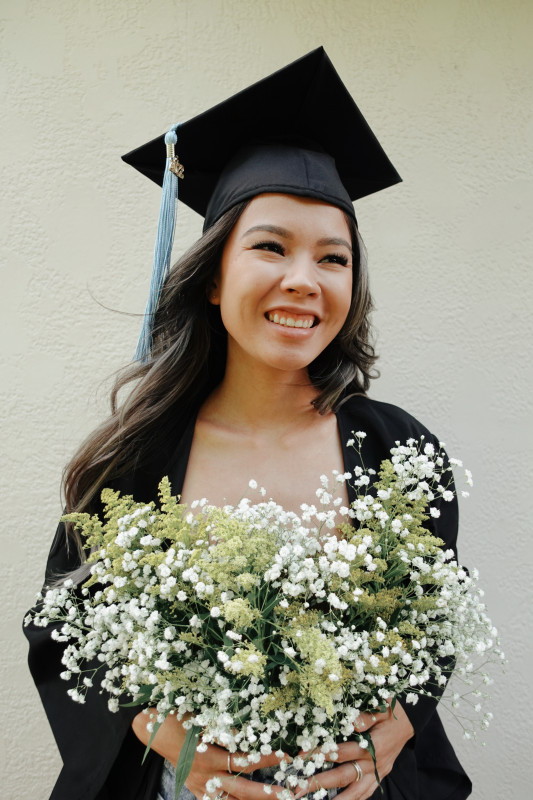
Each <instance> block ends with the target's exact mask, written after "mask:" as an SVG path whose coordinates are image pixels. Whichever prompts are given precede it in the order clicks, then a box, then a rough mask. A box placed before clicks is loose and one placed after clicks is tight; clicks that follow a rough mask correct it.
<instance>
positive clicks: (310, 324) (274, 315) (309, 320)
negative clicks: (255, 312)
mask: <svg viewBox="0 0 533 800" xmlns="http://www.w3.org/2000/svg"><path fill="white" fill-rule="evenodd" d="M265 316H266V318H267V319H268V320H269V322H273V323H274V324H275V325H283V326H284V327H285V328H314V327H315V326H316V325H318V319H317V317H315V316H313V315H311V314H289V313H288V312H281V311H270V312H269V313H268V314H265Z"/></svg>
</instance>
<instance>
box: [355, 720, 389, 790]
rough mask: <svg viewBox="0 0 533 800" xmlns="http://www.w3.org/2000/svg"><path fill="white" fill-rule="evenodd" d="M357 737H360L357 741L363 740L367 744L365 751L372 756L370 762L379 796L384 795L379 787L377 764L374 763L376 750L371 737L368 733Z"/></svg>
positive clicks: (380, 786)
mask: <svg viewBox="0 0 533 800" xmlns="http://www.w3.org/2000/svg"><path fill="white" fill-rule="evenodd" d="M358 737H360V739H359V740H361V739H364V740H365V742H366V743H367V750H368V752H369V753H370V755H371V756H372V762H373V764H374V775H375V776H376V781H377V784H378V786H379V788H380V789H381V794H384V792H383V786H382V785H381V780H380V778H379V774H378V766H377V763H376V749H375V747H374V742H373V741H372V736H371V735H370V733H359V734H358Z"/></svg>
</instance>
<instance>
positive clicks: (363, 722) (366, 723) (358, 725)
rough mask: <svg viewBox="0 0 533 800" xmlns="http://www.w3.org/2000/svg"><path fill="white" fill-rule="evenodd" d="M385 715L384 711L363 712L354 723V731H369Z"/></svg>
mask: <svg viewBox="0 0 533 800" xmlns="http://www.w3.org/2000/svg"><path fill="white" fill-rule="evenodd" d="M385 714H386V712H384V711H376V712H374V713H372V712H370V711H363V712H362V713H361V714H359V716H358V717H357V719H356V720H355V722H354V725H353V726H354V730H355V731H358V732H360V731H368V730H370V728H372V727H373V726H374V725H375V724H376V722H378V720H379V719H380V718H383V716H384V715H385Z"/></svg>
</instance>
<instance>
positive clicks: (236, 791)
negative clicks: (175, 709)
mask: <svg viewBox="0 0 533 800" xmlns="http://www.w3.org/2000/svg"><path fill="white" fill-rule="evenodd" d="M149 721H150V717H148V716H147V715H146V714H143V713H141V714H137V716H136V717H135V718H134V720H133V722H132V728H133V732H134V733H135V735H136V736H137V738H138V739H140V741H141V742H142V743H143V744H148V742H149V740H150V735H151V734H150V731H148V730H147V729H146V725H147V723H148V722H149ZM185 736H186V731H185V730H184V728H183V725H182V724H181V722H179V721H178V720H177V719H176V716H175V715H170V716H168V717H167V718H166V719H165V721H164V722H163V723H162V725H161V726H160V727H159V729H158V731H157V733H156V735H155V736H154V740H153V742H152V745H151V747H152V750H155V751H156V753H159V755H160V756H163V758H166V759H168V760H169V761H171V762H172V764H174V766H176V764H177V761H178V758H179V754H180V751H181V748H182V747H183V743H184V742H185ZM228 756H229V761H228ZM243 758H244V759H245V758H246V756H244V755H243V754H242V753H231V754H230V753H229V752H228V751H227V750H225V749H224V748H223V747H218V746H217V745H214V744H208V745H207V749H206V750H205V751H204V752H203V753H198V752H196V755H195V757H194V761H193V763H192V767H191V771H190V772H189V776H188V778H187V780H186V781H185V785H186V786H187V788H188V789H189V790H190V791H191V792H192V793H193V795H194V796H195V797H196V798H198V800H201V799H202V798H203V796H204V795H205V794H206V793H207V788H206V785H207V782H208V781H209V780H211V779H212V778H218V779H219V780H220V786H218V787H217V789H216V791H215V792H214V794H212V797H213V798H214V797H223V798H224V800H265V797H266V794H265V791H264V786H265V784H264V783H259V781H250V780H248V779H247V778H243V777H242V775H246V774H248V773H250V772H253V771H254V770H256V769H262V768H263V767H272V766H275V765H276V764H279V763H280V759H279V758H278V757H277V756H276V755H274V753H272V754H271V755H269V756H262V758H261V759H260V761H257V762H255V763H254V764H250V765H248V766H245V767H241V766H240V765H239V759H243ZM228 767H230V768H231V772H230V771H228ZM235 773H238V774H235ZM271 789H272V793H273V794H275V795H277V794H279V793H280V792H281V791H283V787H282V786H276V785H272V786H271Z"/></svg>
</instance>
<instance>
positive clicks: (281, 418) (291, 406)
mask: <svg viewBox="0 0 533 800" xmlns="http://www.w3.org/2000/svg"><path fill="white" fill-rule="evenodd" d="M317 394H318V391H317V389H316V387H315V386H313V384H312V383H311V381H310V379H309V376H308V374H307V370H299V371H297V372H290V371H289V372H287V371H281V370H276V369H269V368H268V367H266V368H265V367H264V365H258V364H256V363H255V364H251V365H250V364H248V365H244V364H242V362H240V363H233V364H232V363H231V360H230V359H228V363H227V365H226V373H225V375H224V379H223V381H222V383H221V384H220V385H219V386H218V387H217V388H216V389H215V391H214V392H213V393H212V394H211V396H210V397H209V398H208V400H207V401H206V403H205V405H204V408H203V413H204V414H205V415H206V416H211V415H216V417H217V419H218V420H219V421H224V422H226V423H228V424H230V425H232V426H233V425H235V426H238V427H239V428H253V429H254V430H258V429H266V428H268V429H269V430H277V431H280V432H281V431H283V430H285V429H287V428H289V427H294V426H297V425H302V426H304V425H305V424H306V423H307V422H308V421H311V419H312V418H314V417H315V416H316V415H317V414H318V412H317V411H316V409H315V408H314V406H312V405H311V402H312V400H313V399H314V398H315V397H316V396H317Z"/></svg>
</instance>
